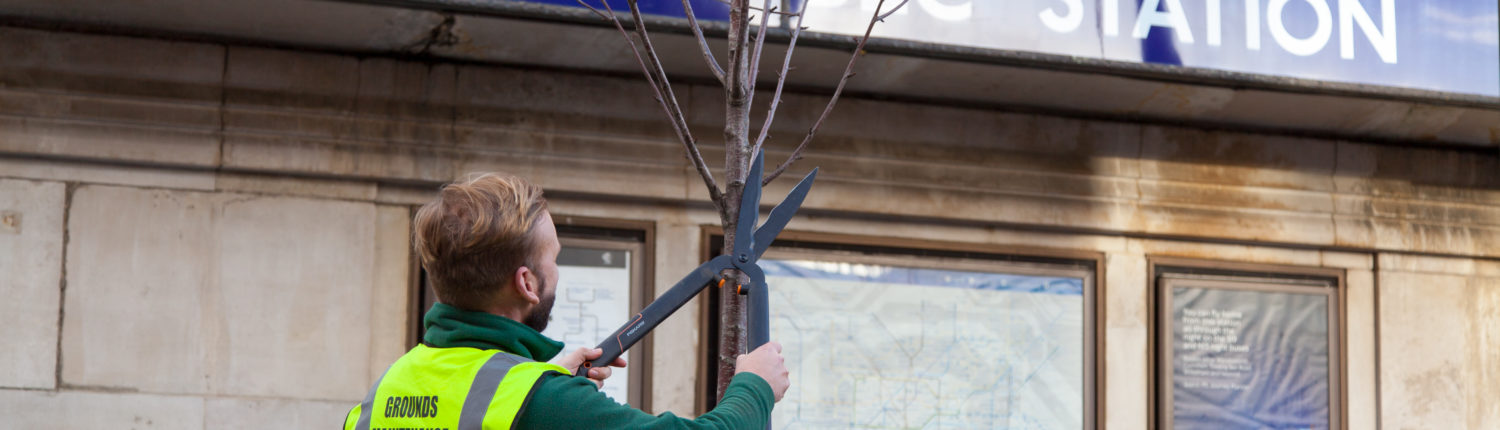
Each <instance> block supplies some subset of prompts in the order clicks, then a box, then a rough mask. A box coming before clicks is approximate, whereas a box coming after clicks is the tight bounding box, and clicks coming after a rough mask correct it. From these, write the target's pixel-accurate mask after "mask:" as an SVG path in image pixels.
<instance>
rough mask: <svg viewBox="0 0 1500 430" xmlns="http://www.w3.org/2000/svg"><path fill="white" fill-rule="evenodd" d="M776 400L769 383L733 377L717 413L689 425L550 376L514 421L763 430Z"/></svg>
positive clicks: (578, 380)
mask: <svg viewBox="0 0 1500 430" xmlns="http://www.w3.org/2000/svg"><path fill="white" fill-rule="evenodd" d="M775 403H776V397H775V394H773V393H772V392H771V385H770V384H767V383H766V380H764V379H761V378H760V377H759V376H755V375H754V374H752V373H749V372H745V373H740V374H737V375H734V379H732V380H730V382H729V387H727V388H725V390H724V399H723V400H722V401H720V402H719V405H718V406H717V407H715V408H714V410H712V411H709V412H708V413H706V414H703V416H700V417H698V419H695V420H690V419H686V418H681V417H678V416H676V415H673V414H672V413H671V412H667V413H663V414H661V415H655V416H653V415H651V414H647V413H645V412H641V411H640V410H638V409H635V408H632V407H630V406H629V405H622V404H619V403H615V401H614V400H610V398H609V397H606V396H605V395H604V393H601V392H599V389H598V387H595V386H594V383H593V382H592V381H589V380H588V379H587V378H582V377H576V376H572V375H562V374H549V375H548V376H543V377H542V380H541V381H538V382H537V386H536V391H535V392H533V393H532V394H531V399H530V400H527V402H526V406H525V407H524V408H523V409H522V410H521V413H520V415H519V416H517V417H516V426H515V428H517V429H558V428H570V429H621V428H631V429H719V430H728V429H744V430H765V428H766V426H767V425H768V424H769V423H770V421H771V407H772V406H773V405H774V404H775Z"/></svg>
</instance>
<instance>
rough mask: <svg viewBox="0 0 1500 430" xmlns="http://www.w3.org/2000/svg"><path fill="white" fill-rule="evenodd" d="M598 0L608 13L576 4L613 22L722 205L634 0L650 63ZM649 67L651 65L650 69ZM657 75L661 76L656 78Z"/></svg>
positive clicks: (712, 196)
mask: <svg viewBox="0 0 1500 430" xmlns="http://www.w3.org/2000/svg"><path fill="white" fill-rule="evenodd" d="M600 3H603V4H604V9H605V10H607V11H608V13H606V12H602V11H600V10H599V9H596V8H594V7H593V6H591V5H589V4H588V3H586V2H584V0H578V4H581V5H583V6H584V7H586V8H588V9H589V10H591V11H593V12H594V14H596V15H599V16H600V17H602V18H604V19H606V20H608V21H610V22H611V23H614V25H615V29H616V30H619V32H620V36H621V37H624V38H625V43H627V44H629V45H630V52H631V53H633V54H635V61H636V63H637V64H639V65H640V66H641V71H642V72H644V73H645V74H646V82H647V83H648V84H650V85H651V90H652V91H653V92H654V96H655V97H656V102H657V104H659V105H661V108H662V111H663V112H664V113H666V114H667V118H668V119H669V120H671V123H672V131H674V132H676V133H677V139H678V140H679V141H681V142H682V145H683V149H684V150H685V151H686V152H687V158H688V160H689V161H690V162H692V163H693V167H695V168H696V169H697V170H698V175H699V176H702V177H703V183H704V185H706V186H708V195H709V198H710V199H712V200H713V203H714V206H716V207H719V208H722V207H723V205H724V202H723V200H724V193H723V192H721V191H719V184H718V182H717V181H714V176H713V172H710V171H709V170H708V164H707V163H704V161H703V155H702V154H701V153H699V152H698V142H697V141H696V140H695V139H694V138H693V133H692V130H690V129H689V128H688V126H687V120H686V118H684V116H683V114H682V107H681V106H679V105H678V104H677V95H676V94H674V93H673V92H672V86H671V83H670V82H667V81H666V78H667V76H666V72H665V71H662V69H661V63H660V61H659V60H658V59H657V57H656V52H655V49H654V48H653V47H652V46H651V39H650V38H649V37H647V35H646V33H645V30H646V29H645V25H646V24H645V21H644V20H642V19H641V16H640V14H639V8H638V6H637V5H636V2H635V1H634V0H631V1H630V2H629V3H630V7H631V12H632V14H633V15H634V16H633V17H634V18H635V23H636V30H637V34H638V35H640V36H641V39H642V40H643V42H644V43H643V44H644V45H645V48H646V56H647V57H650V58H651V63H649V64H648V63H647V62H646V60H645V59H644V58H642V57H641V51H640V49H638V48H637V47H636V46H635V40H634V39H632V38H631V37H630V33H629V32H627V31H625V25H624V24H621V23H620V18H619V17H618V16H617V15H615V11H614V9H613V8H611V7H610V6H609V2H608V1H607V0H606V1H601V2H600ZM652 66H655V67H654V68H653V67H652ZM658 76H659V77H660V78H661V79H659V80H658V79H657V77H658Z"/></svg>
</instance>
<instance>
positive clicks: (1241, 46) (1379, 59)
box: [526, 0, 1500, 96]
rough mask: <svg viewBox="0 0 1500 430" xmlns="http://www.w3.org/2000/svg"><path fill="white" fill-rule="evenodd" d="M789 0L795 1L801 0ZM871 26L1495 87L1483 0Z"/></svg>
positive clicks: (1336, 2) (980, 5)
mask: <svg viewBox="0 0 1500 430" xmlns="http://www.w3.org/2000/svg"><path fill="white" fill-rule="evenodd" d="M526 1H533V2H541V3H553V4H562V5H574V6H577V2H576V1H574V0H526ZM594 1H597V0H594ZM790 1H791V2H792V4H791V5H789V6H790V7H792V8H796V7H799V6H800V3H801V1H803V0H790ZM752 2H753V3H759V2H754V1H752ZM616 3H618V6H617V8H623V7H624V6H625V4H624V3H625V2H624V1H623V0H611V3H610V4H611V5H616ZM878 3H879V0H811V2H810V3H808V4H807V9H806V17H805V19H804V21H803V25H805V26H807V27H808V28H809V29H810V30H809V31H816V32H824V33H836V34H863V33H864V30H865V25H866V24H867V23H868V21H869V19H870V14H871V13H872V12H874V10H875V8H876V5H877V4H878ZM896 3H898V0H886V2H885V5H886V7H887V8H889V7H891V6H893V5H894V4H896ZM641 5H642V9H643V12H645V13H651V14H656V15H666V16H678V17H680V16H683V9H682V5H681V2H680V1H679V0H642V1H641ZM692 5H693V8H694V12H695V14H696V15H697V16H698V17H699V19H703V20H727V10H726V9H727V6H725V4H724V3H723V2H720V1H718V0H693V1H692ZM874 35H875V36H877V37H883V38H892V39H905V40H911V41H918V42H925V43H937V44H947V45H958V46H967V47H976V48H989V49H1000V50H1016V51H1031V52H1041V53H1050V54H1060V55H1070V56H1077V57H1088V58H1098V59H1108V60H1116V61H1130V62H1143V63H1154V64H1169V65H1177V66H1184V67H1196V68H1207V69H1220V70H1229V71H1236V72H1248V73H1257V74H1264V75H1273V76H1286V77H1294V78H1305V79H1313V80H1321V81H1331V82H1345V83H1356V84H1369V85H1381V86H1390V87H1402V88H1414V89H1423V90H1432V91H1443V92H1453V93H1464V94H1477V95H1485V96H1500V2H1496V1H1493V0H1422V1H1414V0H910V2H909V3H908V4H907V5H906V7H905V8H903V9H902V10H901V11H899V12H897V13H896V14H895V15H894V16H892V17H891V18H889V19H887V20H886V21H885V22H883V23H880V24H879V25H877V26H876V27H875V31H874Z"/></svg>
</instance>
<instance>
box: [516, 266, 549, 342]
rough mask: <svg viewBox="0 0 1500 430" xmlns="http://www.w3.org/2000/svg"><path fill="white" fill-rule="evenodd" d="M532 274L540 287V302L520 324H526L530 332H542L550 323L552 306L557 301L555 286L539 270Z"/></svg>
mask: <svg viewBox="0 0 1500 430" xmlns="http://www.w3.org/2000/svg"><path fill="white" fill-rule="evenodd" d="M532 273H535V274H536V280H537V283H538V284H541V285H542V288H543V295H542V301H541V302H540V303H537V304H536V307H534V308H531V313H529V314H526V318H524V319H522V320H521V324H526V326H527V327H531V329H532V330H536V331H537V332H542V331H546V330H547V323H548V322H550V321H552V304H553V302H555V301H556V300H557V286H556V285H553V284H552V282H550V281H551V279H548V278H547V276H546V275H545V274H543V273H542V272H541V271H540V270H536V271H532Z"/></svg>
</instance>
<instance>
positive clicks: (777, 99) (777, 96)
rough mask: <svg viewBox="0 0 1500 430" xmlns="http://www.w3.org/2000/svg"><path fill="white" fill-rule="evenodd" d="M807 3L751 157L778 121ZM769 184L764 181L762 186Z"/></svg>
mask: <svg viewBox="0 0 1500 430" xmlns="http://www.w3.org/2000/svg"><path fill="white" fill-rule="evenodd" d="M807 3H809V2H808V1H806V0H804V1H803V2H802V6H801V7H799V8H798V10H797V13H796V16H797V25H796V26H795V27H792V39H791V41H789V42H787V44H786V58H784V59H782V60H781V71H780V72H778V73H777V74H776V92H774V93H772V95H771V106H770V107H769V108H768V109H766V122H765V124H763V125H761V126H760V135H759V136H756V138H755V145H754V146H752V147H751V149H750V156H751V157H755V156H756V155H757V154H760V151H761V147H762V146H764V145H765V143H766V138H767V137H769V136H770V133H771V122H772V121H775V120H776V107H778V106H780V105H781V91H782V89H783V88H785V87H786V76H787V74H788V73H790V71H791V68H792V52H794V51H796V50H797V37H798V36H801V35H802V30H806V29H807V27H803V26H802V19H803V17H804V15H803V14H804V13H807ZM769 182H770V181H764V182H763V183H762V185H764V184H765V183H769Z"/></svg>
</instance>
